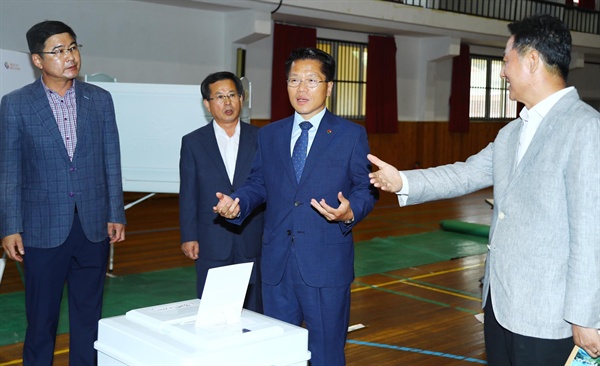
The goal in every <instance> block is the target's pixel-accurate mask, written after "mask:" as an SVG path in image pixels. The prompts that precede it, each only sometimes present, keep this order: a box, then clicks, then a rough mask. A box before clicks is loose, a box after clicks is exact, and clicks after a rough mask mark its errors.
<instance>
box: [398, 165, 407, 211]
mask: <svg viewBox="0 0 600 366" xmlns="http://www.w3.org/2000/svg"><path fill="white" fill-rule="evenodd" d="M398 174H400V178H402V189H400V190H399V191H398V192H396V195H397V196H398V204H399V205H400V207H402V206H406V201H407V200H408V192H409V185H408V179H407V178H406V174H404V173H402V172H401V171H398Z"/></svg>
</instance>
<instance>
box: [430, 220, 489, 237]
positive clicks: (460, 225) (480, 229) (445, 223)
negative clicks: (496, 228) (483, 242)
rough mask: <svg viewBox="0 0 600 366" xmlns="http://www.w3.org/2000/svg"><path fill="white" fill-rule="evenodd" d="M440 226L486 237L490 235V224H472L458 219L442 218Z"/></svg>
mask: <svg viewBox="0 0 600 366" xmlns="http://www.w3.org/2000/svg"><path fill="white" fill-rule="evenodd" d="M440 227H441V228H442V229H444V230H446V231H451V232H455V233H461V234H469V235H475V236H481V237H484V238H487V237H488V236H489V235H490V227H489V225H481V224H472V223H469V222H463V221H457V220H442V221H440Z"/></svg>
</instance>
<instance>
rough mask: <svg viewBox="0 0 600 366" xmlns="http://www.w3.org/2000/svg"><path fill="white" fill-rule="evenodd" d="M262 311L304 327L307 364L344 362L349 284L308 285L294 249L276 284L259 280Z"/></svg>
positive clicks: (338, 365) (339, 365)
mask: <svg viewBox="0 0 600 366" xmlns="http://www.w3.org/2000/svg"><path fill="white" fill-rule="evenodd" d="M263 300H264V306H265V315H267V316H270V317H272V318H275V319H279V320H282V321H284V322H287V323H290V324H294V325H301V324H302V322H303V321H304V323H305V325H306V328H307V329H308V350H309V351H310V353H311V359H310V365H311V366H344V365H346V358H345V354H344V347H345V345H346V335H347V334H348V322H349V316H350V285H348V286H341V287H310V286H308V285H307V284H306V283H305V282H304V280H302V276H301V275H300V271H299V269H298V262H297V260H296V254H295V251H294V249H292V250H291V253H290V255H289V257H288V261H287V266H286V269H285V273H284V274H283V279H282V280H281V282H280V283H279V284H278V285H276V286H271V285H268V284H265V283H263Z"/></svg>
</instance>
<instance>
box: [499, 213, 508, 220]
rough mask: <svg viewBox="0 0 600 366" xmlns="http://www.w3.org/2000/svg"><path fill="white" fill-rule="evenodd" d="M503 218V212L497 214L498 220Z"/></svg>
mask: <svg viewBox="0 0 600 366" xmlns="http://www.w3.org/2000/svg"><path fill="white" fill-rule="evenodd" d="M505 217H506V215H505V214H504V212H500V213H499V214H498V218H499V219H500V220H504V218H505Z"/></svg>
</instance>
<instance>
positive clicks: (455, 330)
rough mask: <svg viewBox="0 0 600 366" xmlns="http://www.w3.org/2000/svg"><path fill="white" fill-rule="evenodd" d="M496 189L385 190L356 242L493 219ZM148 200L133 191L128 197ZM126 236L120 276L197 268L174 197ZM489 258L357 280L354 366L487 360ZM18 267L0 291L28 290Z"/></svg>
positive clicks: (60, 343) (132, 220)
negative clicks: (401, 198)
mask: <svg viewBox="0 0 600 366" xmlns="http://www.w3.org/2000/svg"><path fill="white" fill-rule="evenodd" d="M491 196H492V192H491V190H489V189H488V190H483V191H480V192H476V193H473V194H471V195H468V196H465V197H461V198H457V199H453V200H446V201H439V202H433V203H427V204H423V205H420V206H413V207H404V208H399V207H398V205H397V201H396V199H395V197H394V196H393V195H390V194H388V193H382V197H381V199H380V201H379V202H378V203H377V205H376V207H375V209H374V210H373V212H372V213H371V214H370V215H369V216H368V217H367V219H365V220H364V221H363V222H361V223H359V224H358V225H357V227H356V228H355V229H354V235H355V240H356V241H363V240H369V239H372V238H374V237H387V236H400V235H410V234H416V233H422V232H428V231H434V230H438V229H439V221H440V220H444V219H456V220H463V221H468V222H474V223H480V224H489V222H490V218H491V213H492V212H491V210H490V208H489V206H487V205H486V204H485V203H484V199H485V198H490V197H491ZM140 197H142V195H141V194H134V193H127V194H126V201H127V202H131V201H134V200H136V199H138V198H140ZM127 220H128V226H127V239H126V241H125V242H124V243H120V244H118V245H117V246H116V248H115V255H114V269H113V271H112V274H114V275H116V276H122V275H128V274H134V273H141V272H148V271H155V270H160V269H169V268H175V267H182V266H191V265H192V264H193V263H192V262H191V261H190V260H188V259H187V258H185V256H184V255H183V254H182V253H181V250H180V248H179V231H178V225H179V224H178V204H177V196H176V195H165V194H163V195H156V196H154V197H152V198H150V199H148V200H146V201H144V202H141V203H139V204H137V205H136V206H134V207H132V208H130V209H129V210H128V211H127ZM484 260H485V258H484V256H483V255H481V256H473V257H467V258H462V259H456V260H452V261H445V262H440V263H435V264H430V265H426V266H421V267H417V268H407V269H401V270H396V271H392V272H386V273H383V274H376V275H369V276H364V277H360V278H357V279H356V280H355V282H354V284H353V285H352V308H351V315H350V324H351V325H353V324H362V325H364V326H365V327H364V328H362V329H359V330H356V331H353V332H350V333H349V334H348V344H347V346H346V358H347V364H348V365H354V366H367V365H368V366H371V365H382V366H384V365H389V366H398V365H412V366H431V365H449V366H452V365H456V366H458V365H474V364H485V361H484V360H485V350H484V342H483V326H482V324H481V323H479V321H477V319H476V318H475V316H474V315H475V314H477V313H479V312H480V306H481V301H480V296H479V295H480V284H479V278H480V277H481V276H482V275H483V263H484ZM22 290H23V285H22V282H21V279H20V275H19V271H18V270H17V266H15V265H14V264H13V263H10V262H9V263H7V266H6V270H5V273H4V278H3V279H2V285H1V286H0V294H3V293H9V292H13V291H22ZM68 339H69V336H68V334H67V335H59V336H58V338H57V345H56V355H55V365H57V366H61V365H67V364H68ZM21 348H22V344H15V345H9V346H4V347H0V366H5V365H21V364H22V363H21V360H20V359H21Z"/></svg>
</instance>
